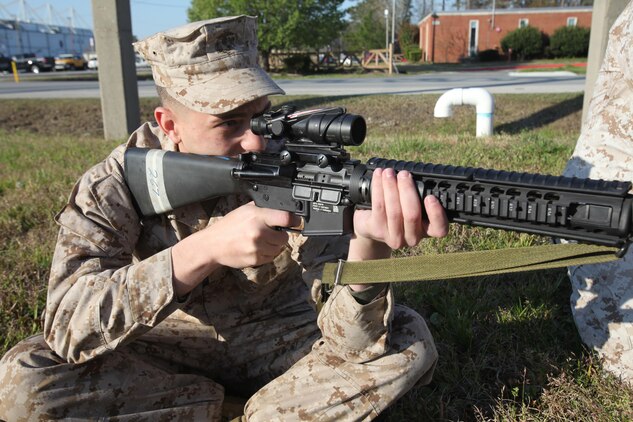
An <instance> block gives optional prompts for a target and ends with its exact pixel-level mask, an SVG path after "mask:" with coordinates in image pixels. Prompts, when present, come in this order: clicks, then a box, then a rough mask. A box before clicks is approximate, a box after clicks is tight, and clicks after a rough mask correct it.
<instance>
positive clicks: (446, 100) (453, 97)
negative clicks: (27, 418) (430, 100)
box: [433, 88, 464, 118]
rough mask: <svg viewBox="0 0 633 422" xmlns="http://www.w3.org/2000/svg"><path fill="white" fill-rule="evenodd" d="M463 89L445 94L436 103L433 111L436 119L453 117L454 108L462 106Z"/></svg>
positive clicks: (456, 89) (454, 89) (452, 90)
mask: <svg viewBox="0 0 633 422" xmlns="http://www.w3.org/2000/svg"><path fill="white" fill-rule="evenodd" d="M463 90H464V89H463V88H453V89H451V90H448V91H446V92H445V93H443V94H442V95H441V96H440V98H439V99H438V100H437V102H436V103H435V108H434V109H433V116H434V117H440V118H441V117H451V116H452V115H453V106H456V105H462V104H463V103H462V91H463Z"/></svg>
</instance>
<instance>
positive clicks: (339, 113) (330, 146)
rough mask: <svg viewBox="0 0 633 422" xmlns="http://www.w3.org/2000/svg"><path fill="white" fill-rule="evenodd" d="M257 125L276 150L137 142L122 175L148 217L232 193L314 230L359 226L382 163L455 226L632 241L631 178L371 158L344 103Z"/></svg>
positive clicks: (266, 117) (288, 111)
mask: <svg viewBox="0 0 633 422" xmlns="http://www.w3.org/2000/svg"><path fill="white" fill-rule="evenodd" d="M251 130H252V131H253V132H254V133H256V134H259V135H262V136H264V137H266V138H268V139H270V140H273V141H281V142H283V145H284V147H283V150H282V151H281V152H279V153H266V152H262V153H259V152H258V153H245V154H241V155H240V156H239V157H237V158H231V157H214V156H202V155H194V154H183V153H177V152H167V151H163V150H157V149H144V148H130V149H128V150H127V151H126V153H125V179H126V182H127V185H128V186H129V188H130V191H131V193H132V195H133V197H134V200H135V203H136V206H137V209H138V211H139V213H140V215H141V216H143V217H148V216H152V215H157V214H161V213H165V212H169V211H171V210H173V209H175V208H178V207H181V206H184V205H188V204H191V203H196V202H202V201H205V200H208V199H211V198H214V197H219V196H226V195H231V194H237V193H240V194H245V195H248V196H249V197H250V198H252V200H253V201H254V202H255V204H256V205H257V206H259V207H266V208H274V209H280V210H284V211H289V212H292V213H294V214H296V215H298V216H300V217H302V219H303V221H304V224H303V228H302V229H301V232H302V233H303V234H304V235H307V236H319V235H343V234H346V233H350V232H352V231H353V227H352V216H353V211H354V209H355V208H365V209H366V208H370V207H371V194H370V192H371V176H372V173H373V171H374V170H375V169H377V168H383V169H384V168H393V169H394V170H395V171H396V172H398V171H401V170H407V171H409V172H410V173H411V174H412V175H413V178H414V180H415V183H416V185H417V189H418V193H419V195H420V198H421V199H424V197H426V196H427V195H434V196H436V197H437V198H438V199H439V201H440V203H441V204H442V205H443V206H444V209H445V210H446V214H447V216H448V219H449V221H450V222H454V223H459V224H466V225H471V226H482V227H492V228H496V229H503V230H512V231H518V232H524V233H531V234H538V235H543V236H551V237H557V238H564V239H570V240H576V241H580V242H582V243H591V244H596V245H603V246H612V247H617V248H619V253H618V255H619V256H620V255H622V254H623V253H624V252H625V250H626V247H627V245H628V244H629V242H630V238H631V235H632V233H631V219H632V211H633V209H632V204H633V202H632V201H633V196H632V195H630V194H629V193H628V192H629V190H630V189H631V183H630V182H622V181H604V180H595V179H585V178H576V177H562V176H552V175H544V174H531V173H520V172H512V171H503V170H493V169H483V168H474V167H461V166H451V165H443V164H431V163H423V162H410V161H397V160H390V159H385V158H372V159H370V160H369V161H367V163H365V164H362V163H361V162H360V161H359V160H354V159H352V158H351V157H350V155H349V153H348V152H347V151H346V150H345V147H347V146H358V145H361V144H362V143H363V141H364V139H365V135H366V130H367V128H366V123H365V120H364V119H363V117H362V116H359V115H354V114H348V113H347V112H346V109H345V108H342V107H339V108H327V109H318V110H309V111H303V112H296V111H295V108H294V107H292V106H284V107H282V108H281V109H280V110H277V111H272V112H267V113H265V114H263V115H261V116H258V117H255V118H253V119H252V120H251Z"/></svg>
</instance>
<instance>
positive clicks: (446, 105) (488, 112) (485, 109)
mask: <svg viewBox="0 0 633 422" xmlns="http://www.w3.org/2000/svg"><path fill="white" fill-rule="evenodd" d="M458 105H474V106H475V111H476V113H477V129H476V133H477V137H481V136H490V135H492V118H493V115H494V111H495V100H494V99H493V98H492V95H491V94H490V93H489V92H488V91H486V90H485V89H483V88H454V89H451V90H450V91H446V92H445V93H444V94H442V96H441V97H440V98H439V100H437V103H435V109H434V110H433V115H434V116H435V117H451V116H452V115H453V106H458Z"/></svg>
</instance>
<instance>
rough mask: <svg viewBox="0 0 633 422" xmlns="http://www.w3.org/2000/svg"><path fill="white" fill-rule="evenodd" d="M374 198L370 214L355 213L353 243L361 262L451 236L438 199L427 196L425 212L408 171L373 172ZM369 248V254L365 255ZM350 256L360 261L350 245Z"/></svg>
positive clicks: (359, 211)
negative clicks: (433, 239) (424, 240)
mask: <svg viewBox="0 0 633 422" xmlns="http://www.w3.org/2000/svg"><path fill="white" fill-rule="evenodd" d="M371 198H372V209H371V210H357V211H356V212H355V213H354V232H355V235H356V239H355V240H356V242H354V241H353V242H354V243H356V244H357V246H356V247H358V248H359V250H358V252H359V255H358V258H359V259H375V258H381V257H383V258H384V257H386V255H387V253H390V252H391V249H398V248H401V247H404V246H415V245H417V244H418V243H419V242H420V240H421V239H422V238H424V237H442V236H445V235H446V233H447V232H448V219H447V217H446V213H445V212H444V208H443V207H442V205H441V204H440V203H439V201H438V200H437V198H435V197H434V196H432V195H429V196H427V197H426V198H425V201H424V208H425V211H426V213H423V212H422V204H421V203H420V198H419V195H418V191H417V188H416V186H415V182H414V180H413V177H412V176H411V174H410V173H409V172H407V171H401V172H399V173H398V174H397V175H396V173H395V171H394V170H393V169H384V170H383V169H376V170H374V174H373V176H372V183H371ZM424 214H426V217H425V218H423V215H424ZM376 242H378V243H382V244H383V245H382V246H381V245H380V244H377V243H376ZM385 246H386V247H385ZM367 248H369V249H370V250H367V251H363V249H367ZM372 248H373V249H374V250H373V251H372V250H371V249H372ZM350 255H352V257H353V258H356V257H357V255H356V251H354V250H353V248H352V246H351V245H350Z"/></svg>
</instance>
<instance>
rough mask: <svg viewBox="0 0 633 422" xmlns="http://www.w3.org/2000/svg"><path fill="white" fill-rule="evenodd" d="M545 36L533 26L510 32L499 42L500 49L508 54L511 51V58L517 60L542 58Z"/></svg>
mask: <svg viewBox="0 0 633 422" xmlns="http://www.w3.org/2000/svg"><path fill="white" fill-rule="evenodd" d="M544 38H545V35H544V34H543V33H542V32H541V31H539V30H538V29H537V28H535V27H533V26H526V27H523V28H519V29H515V30H514V31H510V32H509V33H508V35H506V36H505V37H503V39H502V40H501V48H502V49H503V51H504V52H505V53H506V54H508V53H509V50H510V49H512V58H518V59H519V60H526V59H532V58H536V57H541V56H543V49H544V47H543V45H544V41H545V40H544Z"/></svg>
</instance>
